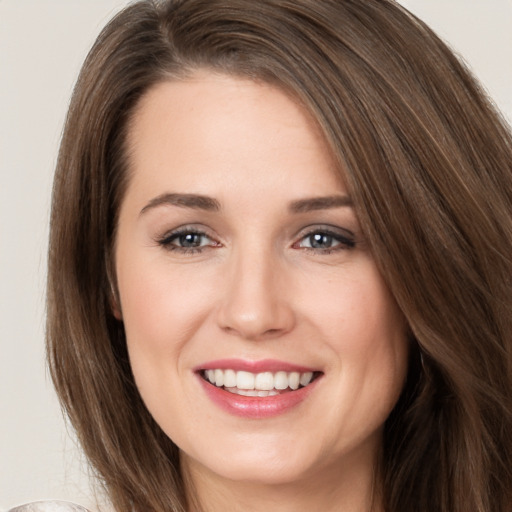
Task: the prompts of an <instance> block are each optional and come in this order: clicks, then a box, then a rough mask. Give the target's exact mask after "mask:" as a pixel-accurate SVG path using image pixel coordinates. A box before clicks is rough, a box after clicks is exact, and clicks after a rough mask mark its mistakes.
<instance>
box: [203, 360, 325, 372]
mask: <svg viewBox="0 0 512 512" xmlns="http://www.w3.org/2000/svg"><path fill="white" fill-rule="evenodd" d="M201 370H235V371H246V372H250V373H263V372H273V373H274V372H279V371H284V372H300V373H305V372H317V371H319V370H318V368H311V367H308V366H304V365H300V364H295V363H290V362H287V361H279V360H277V359H260V360H258V361H250V360H246V359H218V360H215V361H208V362H205V363H203V364H201V365H199V366H197V367H196V368H195V371H201Z"/></svg>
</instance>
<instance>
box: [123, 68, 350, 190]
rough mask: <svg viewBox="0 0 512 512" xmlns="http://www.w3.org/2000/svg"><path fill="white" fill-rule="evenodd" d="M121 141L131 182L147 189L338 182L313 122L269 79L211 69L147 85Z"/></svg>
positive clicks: (335, 185)
mask: <svg viewBox="0 0 512 512" xmlns="http://www.w3.org/2000/svg"><path fill="white" fill-rule="evenodd" d="M128 148H129V156H130V158H129V161H130V168H131V174H132V182H134V183H137V186H138V187H143V188H147V189H149V188H151V186H154V187H155V188H160V189H161V188H162V187H172V188H173V189H175V188H178V189H179V188H183V189H184V190H179V191H186V192H194V193H204V194H212V193H214V194H215V192H216V191H215V188H216V187H217V188H218V186H219V185H220V184H222V186H223V187H224V189H227V188H229V186H231V185H235V186H238V187H239V186H240V183H242V182H243V184H244V185H245V187H247V188H249V189H252V190H253V191H256V190H258V189H259V188H261V187H266V188H267V189H268V188H269V187H270V188H272V187H278V186H283V185H286V187H287V191H288V192H289V194H291V195H293V194H297V195H301V194H302V193H303V191H302V190H296V191H294V190H293V189H294V184H297V185H299V184H300V187H302V188H304V186H305V184H306V183H307V184H308V186H310V187H313V188H315V189H316V188H318V187H321V188H323V189H324V190H322V191H319V193H326V192H332V189H333V188H339V187H340V186H341V183H340V177H339V172H338V170H337V168H336V165H335V164H334V160H333V158H332V156H331V152H330V150H329V148H328V146H327V144H326V142H325V140H324V138H323V136H322V134H321V131H320V129H319V127H318V125H317V123H316V122H315V121H314V119H313V118H312V117H311V116H310V115H309V113H308V112H307V110H306V109H305V108H303V107H302V106H301V105H300V104H299V103H298V101H296V100H295V99H294V98H292V97H291V96H290V95H288V94H287V93H285V92H283V91H282V90H281V89H279V88H277V87H275V86H272V85H269V84H266V83H259V82H254V81H251V80H247V79H240V78H234V77H230V76H225V75H219V74H214V73H207V72H202V73H197V74H195V75H193V76H192V77H190V78H187V79H186V80H175V81H167V82H162V83H159V84H157V85H156V86H154V87H153V88H151V89H150V90H149V91H148V92H147V93H146V94H145V96H144V97H143V98H142V99H141V101H140V103H139V104H138V106H137V109H136V111H135V114H134V116H133V119H132V122H131V125H130V129H129V133H128ZM299 178H300V179H299ZM329 189H331V190H329ZM161 192H162V190H152V191H151V192H149V190H148V193H153V194H156V193H161Z"/></svg>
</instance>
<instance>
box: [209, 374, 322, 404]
mask: <svg viewBox="0 0 512 512" xmlns="http://www.w3.org/2000/svg"><path fill="white" fill-rule="evenodd" d="M200 375H201V377H202V378H203V379H204V380H206V381H207V382H209V383H210V384H212V385H214V386H215V387H217V388H221V389H224V390H225V391H229V392H230V393H233V394H236V395H241V396H251V397H267V396H276V395H281V394H283V393H289V392H291V391H296V390H298V389H301V388H304V387H306V386H309V385H310V384H311V383H312V382H313V381H314V380H315V379H317V378H318V377H319V376H320V375H321V372H285V371H278V372H262V373H251V372H247V371H235V370H231V369H225V370H224V369H210V370H202V371H201V372H200Z"/></svg>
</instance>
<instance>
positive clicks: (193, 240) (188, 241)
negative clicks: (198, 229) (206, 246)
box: [179, 233, 201, 247]
mask: <svg viewBox="0 0 512 512" xmlns="http://www.w3.org/2000/svg"><path fill="white" fill-rule="evenodd" d="M179 241H180V245H181V246H182V247H199V245H201V236H200V235H198V234H196V233H187V234H186V235H180V237H179Z"/></svg>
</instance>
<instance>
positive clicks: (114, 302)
mask: <svg viewBox="0 0 512 512" xmlns="http://www.w3.org/2000/svg"><path fill="white" fill-rule="evenodd" d="M109 303H110V310H111V311H112V314H113V315H114V318H115V319H116V320H119V321H120V322H122V321H123V313H122V312H121V306H120V305H119V299H118V298H117V294H116V293H115V292H114V290H111V292H110V298H109Z"/></svg>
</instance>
